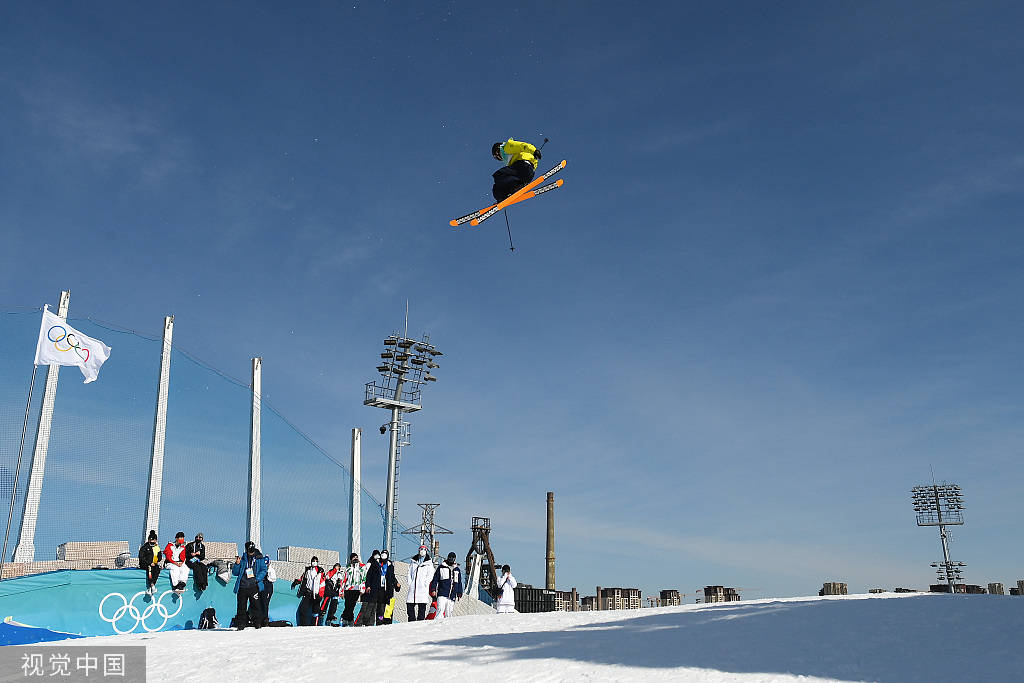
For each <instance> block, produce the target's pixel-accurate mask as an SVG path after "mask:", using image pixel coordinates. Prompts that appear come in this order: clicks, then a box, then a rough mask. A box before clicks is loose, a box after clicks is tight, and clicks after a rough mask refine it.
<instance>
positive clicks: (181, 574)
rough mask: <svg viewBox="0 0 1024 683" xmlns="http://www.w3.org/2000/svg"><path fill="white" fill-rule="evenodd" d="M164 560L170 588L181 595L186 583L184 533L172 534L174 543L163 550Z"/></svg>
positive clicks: (186, 566)
mask: <svg viewBox="0 0 1024 683" xmlns="http://www.w3.org/2000/svg"><path fill="white" fill-rule="evenodd" d="M164 560H165V561H166V566H167V575H168V577H169V578H170V579H171V588H172V589H173V590H174V591H175V592H177V593H181V592H182V591H184V590H185V582H186V581H188V565H187V564H185V532H184V531H179V532H178V533H176V534H174V542H173V543H168V544H167V547H166V548H164Z"/></svg>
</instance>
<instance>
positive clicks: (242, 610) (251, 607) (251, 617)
mask: <svg viewBox="0 0 1024 683" xmlns="http://www.w3.org/2000/svg"><path fill="white" fill-rule="evenodd" d="M250 625H251V626H255V627H257V628H259V627H260V626H262V625H263V607H262V606H261V605H260V589H259V586H246V587H243V586H239V587H238V609H237V610H236V611H235V626H241V627H245V626H250Z"/></svg>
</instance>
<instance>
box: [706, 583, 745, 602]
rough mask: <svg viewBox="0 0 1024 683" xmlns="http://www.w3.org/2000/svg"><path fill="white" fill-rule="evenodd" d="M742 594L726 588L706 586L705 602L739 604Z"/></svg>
mask: <svg viewBox="0 0 1024 683" xmlns="http://www.w3.org/2000/svg"><path fill="white" fill-rule="evenodd" d="M739 601H740V593H739V591H738V590H736V589H735V588H726V587H725V586H704V602H739Z"/></svg>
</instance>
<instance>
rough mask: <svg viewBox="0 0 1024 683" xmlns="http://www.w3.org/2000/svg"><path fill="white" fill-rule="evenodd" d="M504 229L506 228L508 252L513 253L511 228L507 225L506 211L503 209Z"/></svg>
mask: <svg viewBox="0 0 1024 683" xmlns="http://www.w3.org/2000/svg"><path fill="white" fill-rule="evenodd" d="M505 227H506V228H508V248H509V251H513V252H514V251H515V250H516V248H515V247H514V246H513V245H512V227H511V226H510V225H509V224H508V209H505Z"/></svg>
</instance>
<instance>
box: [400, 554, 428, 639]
mask: <svg viewBox="0 0 1024 683" xmlns="http://www.w3.org/2000/svg"><path fill="white" fill-rule="evenodd" d="M433 578H434V563H433V562H432V561H431V560H430V554H429V553H428V552H427V546H425V545H421V546H420V549H419V552H418V553H416V555H415V556H413V558H412V559H411V560H409V583H408V586H409V592H408V594H407V595H406V597H405V610H406V612H407V613H408V614H409V621H423V620H424V619H426V618H427V606H428V605H429V604H430V600H431V597H430V580H431V579H433Z"/></svg>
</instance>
